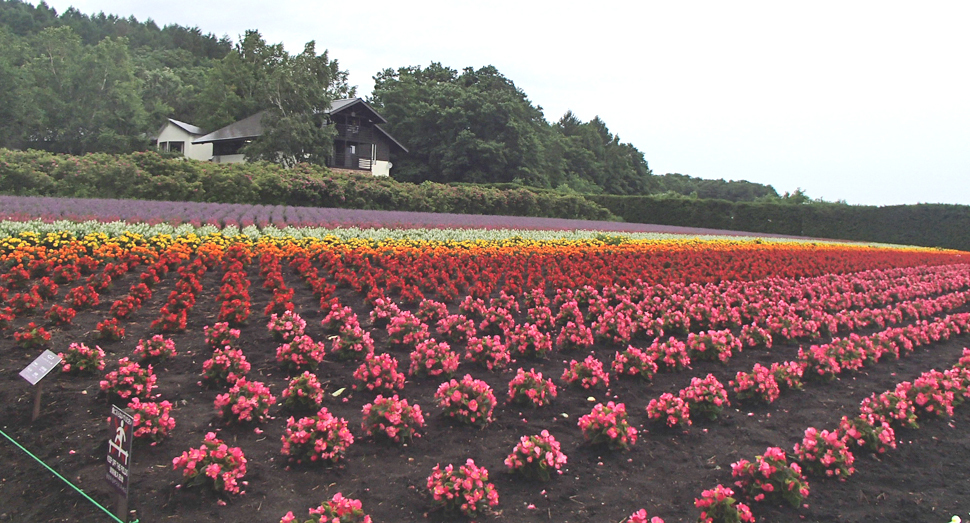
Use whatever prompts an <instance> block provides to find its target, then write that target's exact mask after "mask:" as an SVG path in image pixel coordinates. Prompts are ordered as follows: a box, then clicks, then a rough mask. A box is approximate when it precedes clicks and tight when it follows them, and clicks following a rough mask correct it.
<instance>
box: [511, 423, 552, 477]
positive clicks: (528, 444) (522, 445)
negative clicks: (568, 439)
mask: <svg viewBox="0 0 970 523" xmlns="http://www.w3.org/2000/svg"><path fill="white" fill-rule="evenodd" d="M566 460H567V458H566V455H565V454H563V453H562V451H561V450H560V446H559V442H558V441H556V438H554V437H553V436H552V435H551V434H549V431H547V430H543V431H542V432H541V433H539V434H538V435H535V436H522V438H521V439H520V440H519V443H518V444H517V445H516V446H515V449H513V450H512V453H511V454H509V455H508V457H506V458H505V466H507V467H508V468H509V469H510V470H512V471H513V472H518V473H520V474H523V475H524V476H526V477H530V478H538V479H540V480H543V481H548V480H549V478H550V472H552V471H555V472H556V473H557V474H562V466H563V465H565V464H566Z"/></svg>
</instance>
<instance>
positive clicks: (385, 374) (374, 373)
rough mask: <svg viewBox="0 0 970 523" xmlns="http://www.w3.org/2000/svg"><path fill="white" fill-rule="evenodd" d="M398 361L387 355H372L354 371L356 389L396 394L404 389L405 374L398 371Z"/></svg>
mask: <svg viewBox="0 0 970 523" xmlns="http://www.w3.org/2000/svg"><path fill="white" fill-rule="evenodd" d="M397 367H398V362H397V359H396V358H394V357H393V356H391V355H390V354H387V353H382V354H374V353H370V354H368V355H367V357H366V358H364V362H363V363H361V364H360V367H358V368H357V370H356V371H354V379H355V380H357V383H354V384H353V388H354V389H358V388H362V389H367V390H369V391H376V392H394V391H396V390H401V389H403V388H404V373H402V372H400V371H398V370H397Z"/></svg>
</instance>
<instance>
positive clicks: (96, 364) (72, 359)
mask: <svg viewBox="0 0 970 523" xmlns="http://www.w3.org/2000/svg"><path fill="white" fill-rule="evenodd" d="M57 356H58V357H59V358H61V361H62V363H61V370H62V371H63V372H68V373H75V374H77V373H82V372H92V371H95V370H104V351H103V350H102V349H101V347H98V346H97V345H95V347H94V348H93V349H92V348H90V347H88V346H87V345H85V344H83V343H72V344H70V345H69V346H68V347H67V350H66V351H64V352H61V353H59V354H58V355H57Z"/></svg>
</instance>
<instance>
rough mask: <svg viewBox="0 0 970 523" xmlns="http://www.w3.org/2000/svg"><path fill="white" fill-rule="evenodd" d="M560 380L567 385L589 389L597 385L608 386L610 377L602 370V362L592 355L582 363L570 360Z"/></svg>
mask: <svg viewBox="0 0 970 523" xmlns="http://www.w3.org/2000/svg"><path fill="white" fill-rule="evenodd" d="M563 363H565V362H563ZM562 380H563V381H564V382H566V384H567V385H579V386H580V387H582V388H584V389H591V388H593V387H595V386H597V385H599V384H603V386H604V387H609V386H610V375H609V374H607V373H606V371H604V370H603V362H601V361H600V360H598V359H596V357H595V356H593V355H592V354H590V355H589V356H586V359H585V360H583V361H582V362H578V361H576V360H571V361H570V362H569V366H568V367H567V368H566V369H565V370H564V371H563V373H562Z"/></svg>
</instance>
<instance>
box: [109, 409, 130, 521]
mask: <svg viewBox="0 0 970 523" xmlns="http://www.w3.org/2000/svg"><path fill="white" fill-rule="evenodd" d="M134 421H135V420H134V418H132V416H131V414H129V413H127V412H125V411H124V410H122V409H120V408H118V406H117V405H112V406H111V418H110V422H111V435H110V439H109V440H108V471H107V472H106V473H105V475H104V477H105V479H107V480H108V483H110V484H111V486H112V487H114V489H115V515H116V516H118V518H119V519H121V520H122V521H128V473H129V471H130V470H131V443H132V439H134V438H133V436H132V432H133V427H132V425H133V424H134Z"/></svg>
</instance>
